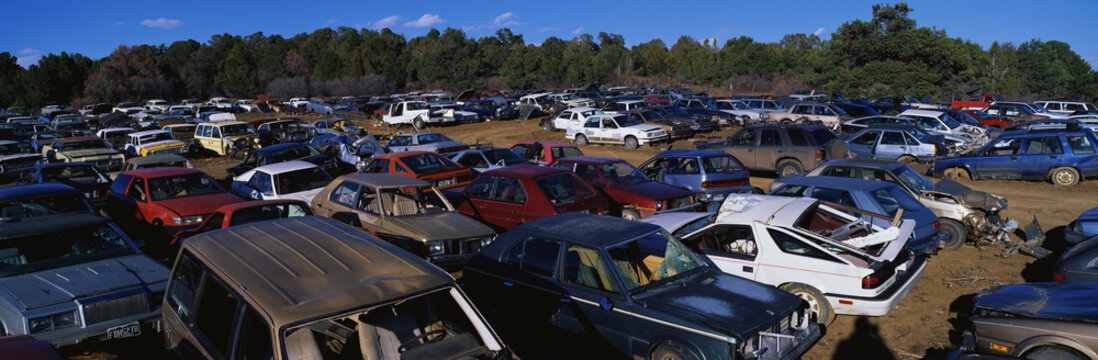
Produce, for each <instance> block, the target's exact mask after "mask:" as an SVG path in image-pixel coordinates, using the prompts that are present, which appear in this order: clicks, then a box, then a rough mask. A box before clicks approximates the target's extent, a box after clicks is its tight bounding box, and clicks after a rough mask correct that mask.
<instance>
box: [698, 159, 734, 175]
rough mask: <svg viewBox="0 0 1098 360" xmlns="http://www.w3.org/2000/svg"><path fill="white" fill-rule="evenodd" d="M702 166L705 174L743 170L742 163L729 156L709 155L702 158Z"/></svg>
mask: <svg viewBox="0 0 1098 360" xmlns="http://www.w3.org/2000/svg"><path fill="white" fill-rule="evenodd" d="M702 166H704V167H705V172H706V173H707V174H712V173H730V172H736V171H740V170H743V164H741V163H740V161H739V160H736V158H734V157H731V156H709V157H704V158H702Z"/></svg>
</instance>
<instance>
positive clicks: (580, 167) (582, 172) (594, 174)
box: [576, 164, 606, 189]
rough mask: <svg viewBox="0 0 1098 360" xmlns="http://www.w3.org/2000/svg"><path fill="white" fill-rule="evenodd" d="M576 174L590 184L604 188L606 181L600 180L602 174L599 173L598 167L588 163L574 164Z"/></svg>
mask: <svg viewBox="0 0 1098 360" xmlns="http://www.w3.org/2000/svg"><path fill="white" fill-rule="evenodd" d="M576 175H579V177H580V178H582V179H583V180H585V181H587V182H588V183H591V185H595V187H597V188H600V189H605V188H606V182H603V181H602V176H600V175H599V169H597V168H595V167H594V166H591V165H588V164H576Z"/></svg>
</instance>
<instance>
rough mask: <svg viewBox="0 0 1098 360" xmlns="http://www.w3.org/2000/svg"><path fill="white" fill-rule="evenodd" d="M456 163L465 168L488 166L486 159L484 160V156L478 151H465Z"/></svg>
mask: <svg viewBox="0 0 1098 360" xmlns="http://www.w3.org/2000/svg"><path fill="white" fill-rule="evenodd" d="M457 163H458V164H461V166H464V167H467V168H486V167H488V161H487V160H484V156H482V155H480V154H479V153H473V152H470V153H465V154H463V155H461V158H460V159H458V161H457Z"/></svg>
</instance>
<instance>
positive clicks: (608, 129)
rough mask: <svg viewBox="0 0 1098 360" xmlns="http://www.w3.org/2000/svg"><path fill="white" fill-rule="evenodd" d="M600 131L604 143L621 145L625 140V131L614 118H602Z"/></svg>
mask: <svg viewBox="0 0 1098 360" xmlns="http://www.w3.org/2000/svg"><path fill="white" fill-rule="evenodd" d="M599 131H601V132H602V133H601V134H600V137H601V138H602V142H604V143H612V144H621V143H622V142H623V141H624V140H623V139H625V134H623V132H624V130H623V129H621V127H619V126H618V122H617V121H615V120H614V119H613V118H602V126H601V127H600V128H599Z"/></svg>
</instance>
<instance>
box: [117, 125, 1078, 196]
mask: <svg viewBox="0 0 1098 360" xmlns="http://www.w3.org/2000/svg"><path fill="white" fill-rule="evenodd" d="M1067 140H1068V146H1071V153H1072V154H1075V155H1094V154H1095V150H1094V143H1092V142H1091V141H1090V139H1088V138H1087V137H1086V136H1084V135H1074V136H1068V137H1067ZM111 191H113V190H111Z"/></svg>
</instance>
